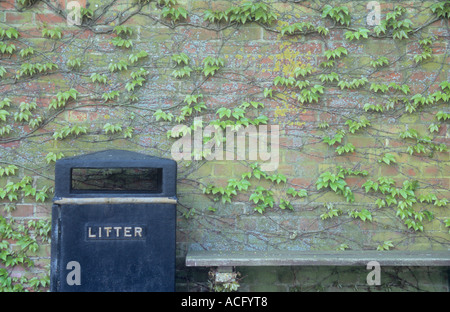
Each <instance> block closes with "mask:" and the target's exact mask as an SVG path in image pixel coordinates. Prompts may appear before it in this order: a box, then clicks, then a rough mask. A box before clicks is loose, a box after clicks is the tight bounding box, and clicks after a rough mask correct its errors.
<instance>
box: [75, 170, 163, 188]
mask: <svg viewBox="0 0 450 312" xmlns="http://www.w3.org/2000/svg"><path fill="white" fill-rule="evenodd" d="M71 182H72V183H71V189H72V191H75V192H81V193H83V192H98V193H100V192H105V193H108V192H119V193H120V192H122V193H161V192H162V168H72V170H71Z"/></svg>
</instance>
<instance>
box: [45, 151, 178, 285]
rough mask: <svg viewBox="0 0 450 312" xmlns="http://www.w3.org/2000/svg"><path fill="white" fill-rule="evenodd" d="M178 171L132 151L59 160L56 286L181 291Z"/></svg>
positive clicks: (55, 201)
mask: <svg viewBox="0 0 450 312" xmlns="http://www.w3.org/2000/svg"><path fill="white" fill-rule="evenodd" d="M176 177H177V164H176V162H175V161H173V160H171V159H164V158H158V157H151V156H148V155H144V154H140V153H135V152H130V151H122V150H107V151H102V152H97V153H92V154H87V155H83V156H77V157H71V158H65V159H60V160H58V161H57V162H56V168H55V197H54V199H53V207H52V251H51V273H50V275H51V276H50V280H51V286H50V288H51V291H111V292H112V291H114V292H116V291H140V292H141V291H159V292H170V291H174V289H175V227H176V202H177V198H176Z"/></svg>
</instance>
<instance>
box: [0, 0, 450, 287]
mask: <svg viewBox="0 0 450 312" xmlns="http://www.w3.org/2000/svg"><path fill="white" fill-rule="evenodd" d="M8 3H9V2H8ZM414 5H415V6H416V7H414V6H413V5H412V4H410V5H402V4H401V3H398V4H393V5H386V8H383V10H382V14H381V17H382V18H381V20H380V23H379V25H375V26H368V25H367V24H366V21H365V16H366V14H367V10H366V8H365V7H364V6H361V5H359V6H358V5H357V4H351V3H345V2H340V1H337V2H336V3H328V1H323V2H320V1H319V2H317V3H309V2H303V1H300V2H298V1H287V3H285V2H277V1H267V2H264V1H253V2H250V1H243V2H228V3H226V5H225V4H223V3H221V4H216V5H215V4H214V3H213V2H211V1H205V3H204V5H201V4H199V3H196V4H195V3H191V2H190V1H183V2H181V1H178V2H177V1H176V0H158V1H145V0H143V1H132V2H126V1H125V2H123V3H121V2H119V1H111V2H108V3H104V2H100V1H90V2H89V6H86V7H83V8H82V9H81V12H80V14H81V25H75V26H74V25H72V26H67V25H66V19H67V18H69V17H70V14H71V12H68V11H67V10H63V9H61V8H60V7H58V5H57V4H55V3H54V2H53V1H42V0H41V1H29V0H26V1H25V0H24V1H22V0H20V1H16V2H14V3H12V2H11V4H10V7H7V8H8V11H5V12H7V14H10V13H11V12H12V13H14V14H17V16H20V17H21V18H23V20H26V18H30V16H31V15H30V13H34V14H35V15H33V16H34V17H33V18H32V19H30V21H29V22H30V23H31V24H32V25H29V24H26V23H25V24H24V25H17V24H16V23H14V22H10V21H8V19H7V18H6V15H5V22H2V23H0V39H1V41H0V88H1V95H0V144H1V146H2V150H1V151H0V154H1V156H2V157H1V159H0V182H1V183H0V199H1V200H2V201H1V203H2V206H3V213H2V215H3V217H1V219H0V247H1V249H0V250H1V252H0V261H1V265H0V286H1V287H2V289H3V290H26V289H28V290H38V289H42V288H45V287H47V286H48V275H46V274H42V273H39V274H37V275H36V274H32V273H33V272H34V271H33V264H34V261H33V259H40V258H39V257H42V255H39V252H40V251H39V250H40V248H46V247H48V240H49V233H50V224H49V221H48V219H41V218H40V217H36V214H35V212H34V214H33V213H31V214H30V215H27V216H25V217H14V215H15V213H17V211H18V210H17V209H19V208H20V206H21V205H24V204H30V205H33V207H34V208H33V209H35V210H36V209H37V207H41V205H47V206H49V205H50V199H51V196H52V190H53V178H52V168H53V164H54V162H55V161H56V160H58V159H60V158H62V157H65V156H71V155H74V154H78V153H80V152H81V151H90V150H98V149H105V148H111V147H115V148H126V149H134V150H142V149H145V152H150V153H157V154H160V155H162V156H166V157H170V147H171V145H172V144H173V143H174V142H175V141H176V140H177V139H179V138H182V137H183V136H186V135H190V134H192V133H194V132H195V131H200V130H201V129H204V128H205V127H207V126H212V127H214V128H215V129H222V130H226V129H229V128H232V129H234V130H238V129H239V128H240V127H247V126H249V125H251V126H255V127H257V126H260V125H271V124H280V129H281V130H282V131H283V134H282V136H284V137H285V138H286V142H294V141H298V139H299V138H300V139H303V137H304V136H305V133H307V135H308V136H310V137H309V138H308V139H305V141H303V142H302V143H301V144H300V145H297V146H294V147H292V146H289V144H288V143H286V144H284V145H282V151H281V153H282V158H281V159H282V161H281V166H280V168H279V169H278V171H275V172H267V171H264V170H262V169H261V162H253V161H244V162H240V163H239V164H240V165H242V166H237V165H236V166H231V167H230V168H231V169H230V170H229V171H228V172H227V174H225V175H223V174H222V175H220V174H219V173H217V177H216V176H215V175H214V173H213V174H211V172H216V171H219V169H217V170H216V167H213V170H212V171H211V170H210V171H209V172H208V173H202V167H203V168H207V166H208V161H207V160H206V159H207V157H208V151H207V150H200V151H194V153H193V155H192V159H196V161H181V162H180V169H179V171H180V174H179V177H180V178H179V185H180V188H179V189H180V190H181V193H180V204H179V212H180V215H182V216H183V217H184V219H185V220H182V221H181V222H182V223H183V225H181V226H180V227H181V228H182V230H183V229H184V228H183V227H186V233H188V232H189V233H190V232H191V231H192V232H195V231H193V230H192V229H189V227H188V226H187V225H184V222H186V223H189V222H192V223H193V224H196V226H199V227H200V228H201V227H202V226H205V224H209V222H210V220H213V221H214V224H216V223H215V222H219V223H220V222H226V221H220V219H221V218H224V219H226V218H225V217H224V212H221V210H224V209H226V207H231V206H233V205H235V206H238V207H240V206H241V205H242V204H243V205H244V206H245V207H246V208H245V209H244V210H245V214H244V215H245V216H248V215H251V216H255V217H259V218H261V220H264V219H263V218H268V219H269V220H271V222H275V223H277V222H278V224H277V233H276V235H275V236H276V238H277V240H278V241H280V239H281V238H283V239H284V240H283V244H289V248H295V246H296V242H298V244H299V245H300V244H302V243H300V242H303V241H306V240H307V238H310V237H313V236H315V235H318V236H317V237H319V238H320V237H322V235H325V236H326V233H328V231H330V230H332V229H334V228H339V227H342V228H344V227H346V226H347V225H348V224H350V223H352V224H354V223H355V222H356V224H358V227H370V226H373V227H378V228H383V229H386V233H388V234H386V235H379V236H378V237H377V238H374V239H373V240H372V241H370V242H364V243H360V242H355V240H352V239H351V236H353V235H355V234H353V232H352V231H353V229H349V232H348V233H347V234H348V235H347V236H346V235H345V233H344V234H342V233H340V235H339V236H338V238H337V239H336V242H335V244H331V243H328V245H326V246H325V247H324V246H320V248H322V247H323V248H334V249H339V250H344V249H348V248H355V249H356V248H359V249H378V250H389V249H393V248H397V247H398V248H407V245H404V244H403V242H404V241H408V242H409V240H410V237H411V236H412V235H416V236H417V237H425V239H426V240H429V241H433V242H436V243H437V244H439V245H440V246H443V247H442V248H447V247H448V243H449V237H448V232H449V228H450V218H449V213H448V206H447V204H448V199H447V198H448V143H447V142H448V133H447V127H448V119H449V116H450V112H449V111H448V102H449V99H450V83H449V82H448V71H449V67H448V57H449V56H448V51H449V50H448V49H449V46H448V38H449V32H448V19H449V17H450V2H449V1H435V2H432V3H431V2H430V3H428V2H427V3H422V2H418V3H414ZM287 8H296V9H298V10H299V12H302V13H303V14H300V13H295V12H296V11H295V10H294V11H290V10H289V9H287ZM417 8H419V9H420V10H417ZM417 11H420V12H422V11H425V12H426V14H418V13H417ZM39 12H44V13H43V14H42V19H43V20H42V21H40V20H39V18H38V14H39ZM45 14H48V15H49V16H53V17H54V18H55V21H56V22H55V21H52V20H45ZM15 16H16V15H15ZM423 16H425V18H423ZM58 18H59V20H58ZM142 21H145V23H144V22H142ZM439 23H440V24H439ZM436 24H438V25H441V26H440V27H441V28H438V30H442V31H440V32H439V31H431V30H430V27H432V25H436ZM442 25H444V26H442ZM30 26H31V27H30ZM190 31H192V32H194V33H196V34H198V36H201V35H202V36H205V37H206V38H203V40H204V41H205V42H211V45H206V46H203V45H199V46H194V48H192V47H189V43H190V41H194V40H195V39H198V38H195V37H189V36H190V35H189V32H190ZM246 31H247V32H246ZM29 32H31V33H29ZM202 32H204V33H202ZM241 32H242V33H245V36H247V37H245V36H244V35H242V36H244V37H242V38H241V37H240V36H241ZM173 33H175V35H174V37H171V36H172V35H171V34H173ZM186 33H187V34H186ZM84 34H89V36H87V37H84ZM169 34H170V35H169ZM181 34H183V35H185V36H187V37H186V38H187V39H186V38H185V37H182V36H181ZM255 34H262V35H257V36H256V35H255ZM158 36H161V37H162V38H161V39H159V38H158ZM253 36H256V37H253ZM236 38H239V40H240V41H241V42H247V43H248V45H247V46H244V47H243V48H242V49H243V50H242V51H241V50H240V49H241V42H239V41H236V42H234V41H233V40H238V39H236ZM260 41H262V43H261V42H260ZM230 42H231V43H230ZM298 42H300V43H302V44H304V45H305V46H308V44H310V42H312V43H313V44H315V46H319V47H320V53H316V55H314V53H315V52H313V53H309V54H308V52H306V53H305V55H299V54H298V52H296V51H295V48H291V47H290V46H291V45H292V44H295V43H298ZM380 42H382V43H386V42H388V43H389V44H390V46H389V47H386V49H388V48H389V49H391V50H390V51H391V52H392V54H389V53H386V52H385V51H386V50H385V48H383V47H376V45H378V44H380ZM169 43H170V44H169ZM258 45H261V46H263V48H261V51H263V52H256V53H255V55H256V56H255V57H254V60H253V59H251V58H248V57H247V56H246V55H245V54H249V55H253V54H251V53H247V52H246V49H248V50H249V51H251V49H252V48H254V49H256V48H255V47H257V46H258ZM366 46H370V47H371V48H367V51H366V53H364V54H363V53H361V50H364V49H365V47H366ZM236 47H237V48H236ZM296 47H298V46H296ZM405 47H406V48H405ZM244 48H245V49H244ZM272 48H273V49H272ZM233 49H234V50H233ZM264 49H266V50H264ZM392 49H397V51H392ZM406 49H408V51H412V52H408V53H406V52H404V51H406ZM264 51H266V53H267V54H268V55H264ZM274 51H275V52H274ZM280 51H281V52H280ZM399 51H400V52H399ZM276 52H278V54H276ZM272 53H273V54H272ZM258 54H259V56H258ZM244 57H245V58H247V59H250V61H249V62H248V63H244V61H243V58H244ZM269 57H272V59H270V58H269ZM308 57H309V59H308ZM263 59H264V60H265V62H269V60H270V61H271V63H270V64H271V65H270V66H266V67H263V66H262V65H264V63H263V61H262V60H263ZM239 61H242V62H239ZM235 63H237V64H238V65H236V64H235ZM259 63H261V67H258V66H259ZM244 65H245V66H244ZM240 66H242V67H240ZM246 70H248V73H247V72H246ZM400 71H402V75H401V77H402V78H398V77H397V76H396V73H399V72H400ZM403 71H404V73H403ZM414 73H420V74H423V75H424V81H423V82H422V83H421V85H417V83H415V82H414V83H411V80H410V79H409V77H411V76H412V75H414ZM426 73H431V74H432V76H431V78H430V76H429V75H426ZM252 75H254V77H252ZM390 77H392V78H390ZM227 84H230V85H231V87H230V88H231V89H232V90H234V91H228V90H226V89H224V87H223V86H224V85H227ZM232 84H240V85H244V86H245V87H243V88H234V86H233V85H232ZM233 88H234V89H233ZM243 90H244V91H243ZM162 93H164V94H162ZM333 99H335V100H336V99H339V100H342V101H344V103H346V102H345V101H346V99H348V101H349V102H352V103H350V104H349V105H348V106H349V107H345V106H346V105H345V104H341V103H340V102H339V103H338V105H340V107H336V106H334V104H335V103H334V102H333ZM361 100H362V101H361ZM353 102H355V103H356V104H353ZM281 106H282V107H284V108H279V107H281ZM286 111H287V112H288V113H286ZM304 111H309V112H312V113H313V114H314V116H315V118H314V120H313V122H310V123H307V122H305V121H304V119H303V115H304V114H303V112H304ZM199 117H202V119H201V120H200V121H199V119H196V118H199ZM307 121H308V120H307ZM176 125H178V127H176V128H174V126H176ZM293 125H295V127H294V130H293V131H291V129H292V128H293ZM297 130H298V131H300V132H299V133H300V134H297V133H296V131H297ZM156 138H158V139H156ZM209 140H218V138H217V137H214V136H210V137H205V138H204V143H207V142H208V141H209ZM217 144H226V142H224V141H221V142H219V141H217ZM290 151H294V152H296V153H297V154H298V155H300V156H295V157H294V156H293V158H292V159H290V158H289V157H290V156H289V155H291V154H290ZM304 155H307V156H308V157H311V159H313V161H317V162H318V163H319V164H320V165H319V166H318V167H317V168H318V169H317V171H316V172H314V173H312V174H309V176H308V179H309V183H306V184H304V183H300V182H298V180H296V178H298V176H297V174H296V172H298V171H299V169H295V170H292V171H291V168H294V167H295V168H296V166H298V167H301V166H302V165H301V163H299V164H295V163H296V160H295V159H298V158H296V157H300V159H301V161H303V158H301V157H304ZM317 155H318V156H320V157H317ZM198 159H200V160H198ZM317 159H319V160H317ZM411 159H415V160H414V163H416V162H420V159H424V161H423V163H424V164H427V163H430V164H432V165H433V166H430V168H434V167H440V168H443V170H444V174H443V179H442V183H441V184H440V183H438V184H433V183H432V182H434V181H431V182H430V181H429V180H430V179H427V178H423V177H422V176H421V175H420V174H417V175H410V174H408V171H407V170H408V168H409V167H408V165H410V164H408V162H410V161H411ZM283 162H285V163H289V164H291V165H289V166H288V167H287V168H288V169H283V166H282V164H283ZM217 168H220V167H219V166H218V167H217ZM296 170H297V171H296ZM420 170H422V171H425V170H427V167H426V166H422V167H420ZM430 170H431V169H430ZM393 172H395V173H396V174H393ZM397 173H400V174H397ZM225 177H226V178H225ZM192 194H194V195H195V196H197V198H202V200H201V204H200V205H194V204H193V203H195V202H198V200H197V199H195V200H194V199H192V198H190V196H192ZM305 211H306V214H307V215H308V221H310V222H313V223H311V224H314V226H311V230H310V228H308V229H306V230H305V229H303V228H299V226H298V225H292V224H290V223H289V222H284V221H283V222H282V221H277V220H278V219H276V218H277V216H281V217H280V218H281V219H280V220H285V219H284V218H285V217H287V218H289V217H291V216H292V218H293V220H294V217H298V216H299V215H300V216H301V215H302V213H304V212H305ZM236 218H238V217H236ZM203 219H204V220H207V221H203ZM273 220H275V221H273ZM213 221H211V222H213ZM285 223H287V225H286V224H285ZM361 224H362V225H361ZM318 225H320V226H318ZM233 226H234V229H233V232H230V233H231V234H230V235H231V236H233V235H235V233H236V232H239V231H237V230H236V229H235V228H236V227H239V226H237V225H235V224H234V225H233ZM266 226H267V228H269V227H270V226H268V225H266ZM427 229H430V233H429V234H428V233H427ZM239 230H240V229H239ZM252 230H253V229H252ZM245 231H246V230H245V226H244V227H243V229H242V231H241V232H245ZM264 231H266V229H262V230H261V232H264ZM344 232H345V231H344ZM389 232H395V233H400V235H394V236H393V237H392V238H391V237H390V235H389ZM436 233H440V234H439V235H434V234H436ZM264 235H265V233H261V236H264ZM420 235H424V236H420ZM192 236H193V237H195V236H196V235H195V233H194V234H192ZM255 236H257V235H255ZM267 237H268V238H267ZM267 237H264V238H263V239H261V240H262V241H264V240H266V241H268V242H266V243H265V244H266V245H265V246H267V245H268V246H271V247H272V248H276V247H277V246H278V245H277V244H278V243H273V245H272V243H271V242H270V240H271V239H270V238H271V235H268V236H267ZM349 237H350V238H349ZM192 240H193V241H195V243H198V244H200V245H201V244H202V243H204V242H202V241H201V239H200V238H193V239H192ZM237 240H238V241H239V238H238V239H237ZM193 241H190V242H189V243H192V242H193ZM243 241H245V244H246V246H247V247H249V248H250V247H251V246H250V245H251V244H252V242H251V241H250V240H249V239H248V236H247V238H245V239H243ZM315 242H316V240H311V241H310V243H309V245H308V246H307V247H305V246H304V245H302V248H316V247H315V245H314V244H315ZM208 244H210V243H208ZM254 244H255V245H256V246H257V248H263V247H260V246H259V245H258V241H255V242H254ZM231 245H233V244H231ZM45 246H46V247H45ZM282 246H283V245H282ZM405 246H406V247H405ZM446 246H447V247H446ZM422 247H423V246H422ZM227 248H228V247H227ZM264 248H267V247H264ZM438 248H439V247H438ZM18 267H20V268H22V267H23V268H25V269H24V270H25V271H27V270H28V272H30V274H29V276H30V277H29V278H28V277H27V276H28V275H27V274H21V275H20V276H17V277H16V275H15V274H13V272H14V271H15V270H16V269H17V268H18Z"/></svg>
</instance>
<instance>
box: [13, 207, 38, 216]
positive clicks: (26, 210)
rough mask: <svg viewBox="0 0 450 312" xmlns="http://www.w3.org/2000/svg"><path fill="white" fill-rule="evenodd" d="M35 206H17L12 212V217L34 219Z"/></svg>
mask: <svg viewBox="0 0 450 312" xmlns="http://www.w3.org/2000/svg"><path fill="white" fill-rule="evenodd" d="M33 208H34V207H33V205H30V204H17V205H16V209H15V210H14V211H11V216H12V217H32V216H33Z"/></svg>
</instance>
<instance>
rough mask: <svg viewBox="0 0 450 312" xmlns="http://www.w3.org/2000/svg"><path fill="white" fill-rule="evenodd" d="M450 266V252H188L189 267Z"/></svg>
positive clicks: (187, 261)
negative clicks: (373, 262) (371, 262)
mask: <svg viewBox="0 0 450 312" xmlns="http://www.w3.org/2000/svg"><path fill="white" fill-rule="evenodd" d="M370 261H377V262H379V263H380V265H381V266H450V251H394V250H391V251H372V250H359V251H355V250H347V251H291V250H274V251H190V252H188V254H187V256H186V266H188V267H234V266H359V265H367V263H369V262H370Z"/></svg>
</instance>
